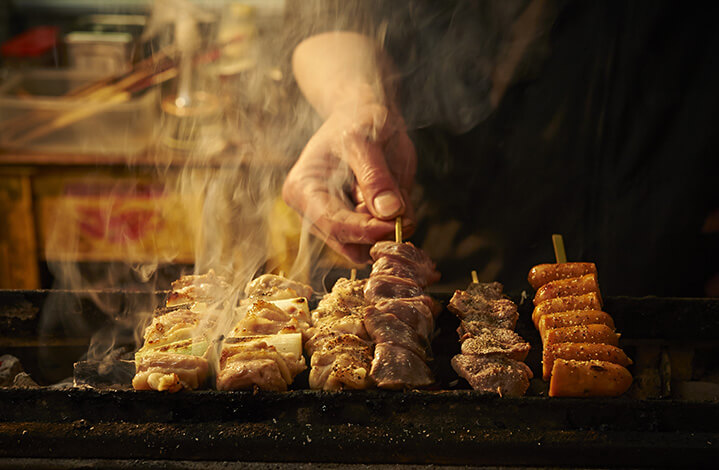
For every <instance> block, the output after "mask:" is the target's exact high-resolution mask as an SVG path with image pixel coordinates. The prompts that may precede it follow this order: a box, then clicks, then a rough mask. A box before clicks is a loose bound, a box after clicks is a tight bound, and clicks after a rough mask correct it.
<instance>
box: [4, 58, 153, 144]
mask: <svg viewBox="0 0 719 470" xmlns="http://www.w3.org/2000/svg"><path fill="white" fill-rule="evenodd" d="M104 80H106V79H103V78H102V76H98V75H97V74H95V73H92V72H88V71H82V70H71V69H34V70H25V71H18V72H16V73H14V74H12V75H11V76H10V77H9V78H8V80H7V81H6V82H5V83H3V84H2V85H1V86H0V146H2V147H3V148H13V149H29V150H37V151H47V152H64V153H67V152H82V153H97V154H102V153H111V154H115V155H119V154H136V153H139V152H142V151H143V150H145V149H146V148H147V146H148V145H149V144H150V142H151V141H152V135H153V129H154V126H155V124H156V122H157V102H158V101H159V90H157V88H149V87H147V86H146V87H144V88H143V87H136V88H135V89H136V90H138V91H142V90H145V89H147V88H149V90H147V91H146V92H144V93H135V94H133V93H132V91H133V89H132V88H131V87H130V88H120V89H119V90H118V89H116V88H113V85H112V84H107V83H104ZM140 82H142V80H140ZM98 83H100V84H102V85H101V86H98V85H97V84H98ZM86 84H91V86H88V85H86ZM140 85H142V83H140ZM79 87H81V88H79ZM78 89H79V90H80V91H79V92H77V91H76V92H74V93H75V94H73V90H78ZM83 90H84V91H83Z"/></svg>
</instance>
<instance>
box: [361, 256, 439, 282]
mask: <svg viewBox="0 0 719 470" xmlns="http://www.w3.org/2000/svg"><path fill="white" fill-rule="evenodd" d="M434 273H435V271H427V270H426V269H424V268H423V267H422V266H418V265H416V264H414V263H410V262H405V261H404V260H402V259H400V258H394V257H389V256H385V257H382V258H379V259H378V260H377V261H375V262H374V263H373V264H372V273H371V274H370V276H380V275H389V276H397V277H402V278H405V279H410V280H412V281H414V282H416V283H417V285H419V286H420V287H423V288H424V287H427V285H429V284H431V283H434V282H436V281H437V279H438V276H437V275H435V274H434ZM427 276H431V277H429V278H428V277H427Z"/></svg>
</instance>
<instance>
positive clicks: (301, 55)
mask: <svg viewBox="0 0 719 470" xmlns="http://www.w3.org/2000/svg"><path fill="white" fill-rule="evenodd" d="M292 69H293V72H294V75H295V79H296V80H297V84H298V85H299V87H300V90H301V91H302V93H303V94H304V96H305V98H307V100H308V101H309V103H310V104H311V105H312V107H313V108H314V109H315V110H316V111H317V112H318V113H319V114H320V116H322V117H323V118H326V117H327V116H329V115H330V114H331V113H332V112H333V111H335V110H336V109H337V107H338V106H342V105H345V104H347V103H353V102H354V103H357V102H359V103H362V102H374V103H383V104H387V103H391V102H392V98H391V96H392V92H393V86H391V85H390V84H389V76H390V74H389V73H388V72H389V70H390V69H391V67H390V61H389V59H388V58H387V57H386V55H385V54H384V53H383V52H382V51H381V50H380V49H379V48H378V47H377V46H376V45H375V43H374V41H373V40H372V39H371V38H369V37H367V36H364V35H362V34H359V33H354V32H344V31H333V32H327V33H322V34H318V35H316V36H312V37H310V38H308V39H305V40H304V41H303V42H301V43H300V44H299V45H298V46H297V47H296V48H295V51H294V54H293V57H292ZM388 95H389V99H388Z"/></svg>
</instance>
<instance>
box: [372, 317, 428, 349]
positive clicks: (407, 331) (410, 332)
mask: <svg viewBox="0 0 719 470" xmlns="http://www.w3.org/2000/svg"><path fill="white" fill-rule="evenodd" d="M364 323H365V328H367V333H369V335H370V337H371V338H372V340H373V341H374V342H375V344H381V343H388V344H394V345H396V346H402V347H403V348H405V349H409V350H410V351H412V352H413V353H415V354H416V355H418V356H419V357H421V358H422V359H423V360H426V359H427V349H428V347H429V343H428V342H427V339H426V338H422V337H421V336H420V335H418V334H417V332H416V331H415V330H414V329H412V327H411V326H409V325H408V324H406V323H404V322H403V321H402V320H400V319H399V318H397V317H396V316H395V315H394V314H392V313H383V312H381V311H379V310H377V309H376V308H374V307H368V308H367V310H366V313H365V319H364Z"/></svg>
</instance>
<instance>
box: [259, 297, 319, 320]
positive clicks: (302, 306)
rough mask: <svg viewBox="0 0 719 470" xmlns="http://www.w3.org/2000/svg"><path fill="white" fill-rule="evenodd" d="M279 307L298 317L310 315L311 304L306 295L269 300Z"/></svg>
mask: <svg viewBox="0 0 719 470" xmlns="http://www.w3.org/2000/svg"><path fill="white" fill-rule="evenodd" d="M267 302H268V303H271V304H273V305H275V306H276V307H278V308H279V309H281V310H283V311H285V312H287V313H288V314H290V315H292V316H296V317H298V318H309V317H310V306H309V305H308V302H307V299H305V298H304V297H295V298H294V299H281V300H268V301H267Z"/></svg>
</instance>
